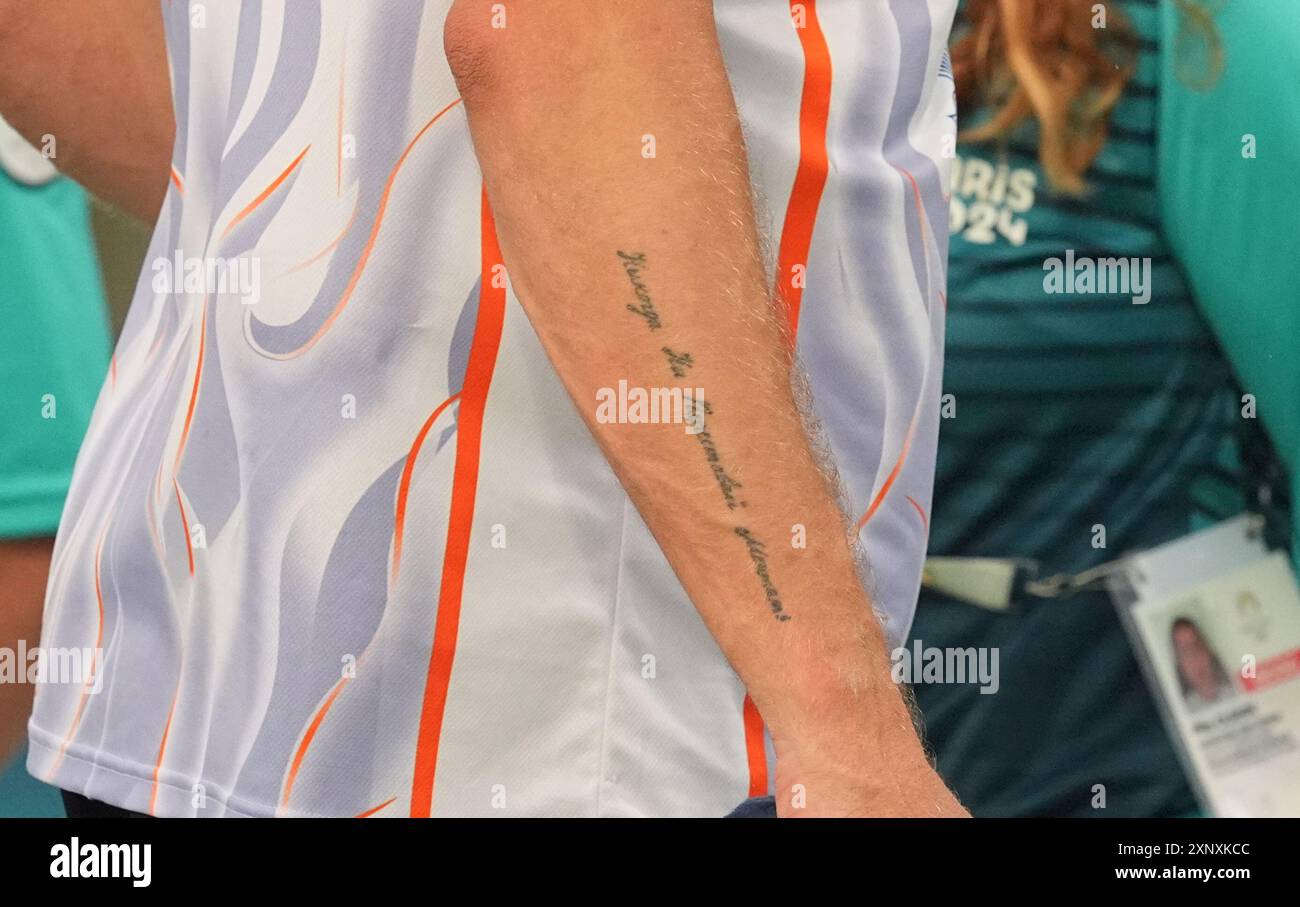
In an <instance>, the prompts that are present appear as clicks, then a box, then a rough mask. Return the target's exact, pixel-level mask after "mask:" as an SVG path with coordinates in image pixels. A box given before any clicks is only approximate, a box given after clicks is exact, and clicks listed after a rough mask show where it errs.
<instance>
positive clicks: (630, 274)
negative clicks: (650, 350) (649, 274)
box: [618, 251, 663, 331]
mask: <svg viewBox="0 0 1300 907" xmlns="http://www.w3.org/2000/svg"><path fill="white" fill-rule="evenodd" d="M618 257H619V260H620V261H621V262H622V263H623V270H624V271H626V272H627V279H628V280H630V281H631V282H632V292H633V293H635V294H636V299H637V302H638V303H639V305H631V304H629V305H628V307H627V310H628V311H629V312H631V313H632V314H634V315H639V316H640V317H642V318H644V319H645V321H646V324H648V325H649V326H650V330H652V331H657V330H659V329H660V328H661V327H663V322H662V321H661V320H660V319H659V312H658V310H657V309H655V304H654V302H653V301H652V300H651V299H650V290H649V289H648V288H647V287H646V285H645V280H644V279H643V278H642V276H641V274H642V272H643V271H644V270H645V267H646V260H645V253H644V252H623V251H619V252H618Z"/></svg>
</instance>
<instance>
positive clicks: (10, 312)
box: [0, 169, 109, 538]
mask: <svg viewBox="0 0 1300 907" xmlns="http://www.w3.org/2000/svg"><path fill="white" fill-rule="evenodd" d="M0 326H2V329H0V389H3V393H0V538H20V537H35V536H47V535H53V534H54V531H55V529H56V528H57V527H58V524H59V515H60V513H61V512H62V509H63V499H64V495H65V494H66V493H67V488H68V482H69V481H70V479H71V477H72V465H73V461H74V460H75V458H76V455H77V449H78V448H79V447H80V445H81V438H82V436H83V435H84V434H85V431H86V425H87V423H88V422H89V421H90V413H91V410H92V409H93V408H94V404H95V399H96V396H97V394H98V392H99V389H100V385H101V384H102V383H103V380H104V375H105V371H106V369H107V368H108V363H109V327H108V322H107V316H106V311H105V306H104V294H103V290H102V288H101V285H100V277H99V266H98V262H97V260H96V257H95V250H94V246H93V244H92V241H91V234H90V225H89V215H88V208H87V203H86V197H85V194H84V193H83V192H82V191H81V189H80V188H79V187H78V186H77V185H76V184H75V183H73V182H71V181H69V180H66V179H57V180H55V181H54V182H51V183H48V184H45V185H43V186H37V187H32V186H27V185H24V184H21V183H18V182H16V181H15V180H13V179H12V178H11V177H10V176H9V175H8V174H7V173H6V172H5V171H4V170H3V169H0ZM51 401H52V407H53V408H52V409H51V408H50V404H51ZM50 415H53V418H47V416H50Z"/></svg>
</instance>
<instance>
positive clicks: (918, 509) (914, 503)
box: [907, 494, 930, 532]
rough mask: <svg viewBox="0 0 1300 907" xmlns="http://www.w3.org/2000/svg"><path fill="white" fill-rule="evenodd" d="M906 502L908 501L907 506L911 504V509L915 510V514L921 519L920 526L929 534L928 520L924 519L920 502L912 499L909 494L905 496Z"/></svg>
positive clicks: (923, 509) (923, 511) (923, 510)
mask: <svg viewBox="0 0 1300 907" xmlns="http://www.w3.org/2000/svg"><path fill="white" fill-rule="evenodd" d="M907 501H908V503H909V504H911V505H912V506H913V507H915V508H916V512H917V514H919V515H920V517H921V525H922V526H923V527H924V528H925V531H926V532H929V531H930V520H929V518H928V517H926V515H925V508H924V507H922V506H921V504H920V502H919V501H917V499H916V498H914V497H912V496H911V495H910V494H909V495H908V496H907Z"/></svg>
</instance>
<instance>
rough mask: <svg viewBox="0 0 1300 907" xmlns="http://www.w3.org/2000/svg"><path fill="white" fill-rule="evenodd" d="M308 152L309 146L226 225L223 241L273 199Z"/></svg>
mask: <svg viewBox="0 0 1300 907" xmlns="http://www.w3.org/2000/svg"><path fill="white" fill-rule="evenodd" d="M308 151H311V145H308V146H307V147H306V148H304V149H302V151H300V152H299V153H298V156H297V157H296V158H294V159H293V163H291V164H290V165H289V166H288V167H285V168H284V172H283V173H281V174H280V175H279V176H277V177H276V178H275V179H274V180H272V181H271V185H269V186H267V187H266V188H265V189H263V190H262V191H261V193H260V194H259V195H258V196H257V198H255V199H253V200H252V201H251V202H249V203H248V204H247V205H245V206H244V209H243V210H242V211H240V212H239V213H238V214H236V215H235V216H234V217H233V218H231V220H230V223H228V224H226V229H225V230H223V231H222V232H221V238H222V239H225V238H226V237H227V236H229V235H230V231H231V230H233V229H235V227H237V226H239V223H240V221H242V220H243V219H244V218H246V217H248V215H250V214H252V213H253V212H254V211H256V210H257V209H258V207H259V206H260V205H261V204H262V202H264V201H266V200H267V199H268V198H270V197H271V193H273V192H275V190H276V189H279V188H280V184H281V183H283V182H284V181H285V180H287V179H288V178H289V174H291V173H293V171H294V170H296V169H298V165H299V164H301V163H302V159H303V158H305V157H306V156H307V152H308Z"/></svg>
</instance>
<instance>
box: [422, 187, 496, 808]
mask: <svg viewBox="0 0 1300 907" xmlns="http://www.w3.org/2000/svg"><path fill="white" fill-rule="evenodd" d="M480 242H481V245H482V261H483V264H482V277H481V282H480V284H479V304H478V320H477V322H476V324H475V325H474V339H473V341H472V342H471V344H470V351H469V365H468V366H467V367H466V369H465V384H464V388H463V390H462V391H461V394H462V396H461V403H460V426H459V428H458V430H457V434H456V472H455V476H454V478H453V479H452V488H451V509H450V513H449V514H448V519H447V543H446V548H445V549H444V552H443V557H442V586H441V588H440V590H439V593H438V618H437V620H436V622H435V624H434V631H433V649H432V652H431V653H430V655H429V671H428V677H427V679H426V681H425V686H424V703H423V706H422V707H421V711H420V729H419V736H418V739H417V741H416V745H415V770H414V777H413V779H412V781H411V817H412V818H426V817H428V816H429V814H430V813H431V812H432V810H433V782H434V774H435V773H436V772H437V768H438V744H439V743H440V739H441V735H442V719H443V713H444V711H445V710H446V706H447V688H448V687H449V686H450V684H451V667H452V662H453V660H454V659H455V657H456V634H457V633H458V632H459V629H460V606H461V593H462V592H463V590H464V586H465V564H466V561H467V560H468V558H469V537H470V528H471V527H472V525H473V523H474V498H475V495H476V493H477V490H478V467H479V451H480V444H481V441H482V433H483V410H484V408H485V406H486V404H487V395H488V388H489V387H490V386H491V384H492V371H493V369H494V368H495V367H496V358H497V350H498V347H499V346H500V343H501V326H502V322H503V320H504V318H505V306H506V289H505V286H504V285H502V286H496V279H497V273H498V268H499V266H501V264H502V261H501V248H500V245H499V244H498V242H497V235H496V226H495V224H494V222H493V220H492V209H491V207H490V206H489V205H488V197H487V188H486V187H484V189H483V217H482V236H481V239H480Z"/></svg>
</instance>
